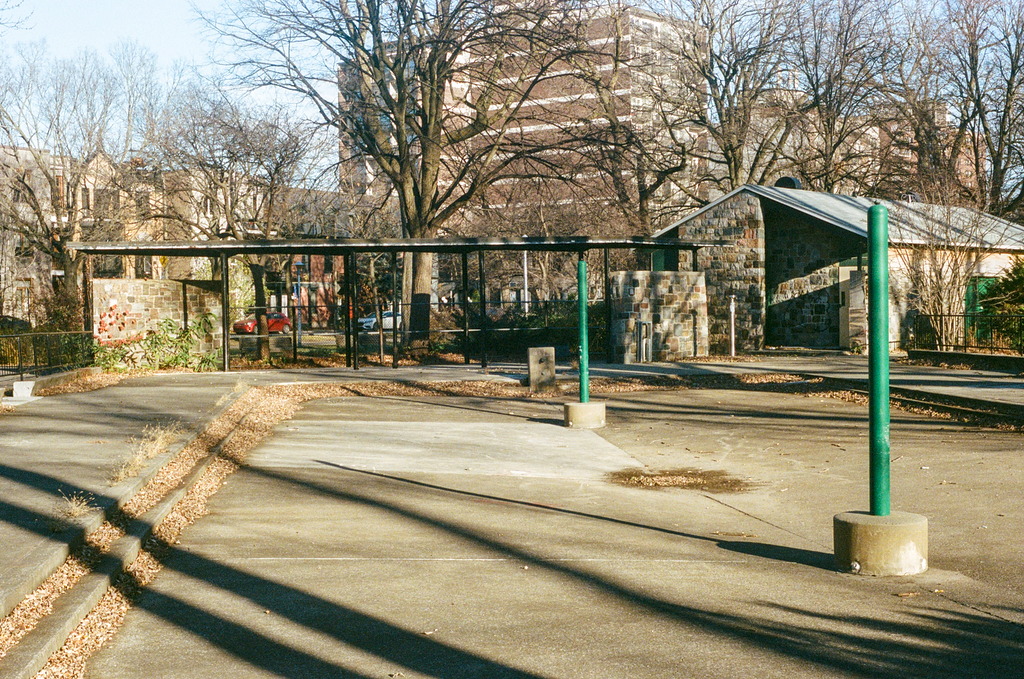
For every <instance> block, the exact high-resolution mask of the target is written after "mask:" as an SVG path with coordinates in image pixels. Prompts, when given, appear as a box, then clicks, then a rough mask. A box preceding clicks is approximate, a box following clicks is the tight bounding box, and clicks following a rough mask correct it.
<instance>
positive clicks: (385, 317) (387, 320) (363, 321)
mask: <svg viewBox="0 0 1024 679" xmlns="http://www.w3.org/2000/svg"><path fill="white" fill-rule="evenodd" d="M357 322H358V323H359V329H360V330H376V329H377V316H376V314H374V315H373V316H366V317H364V318H360V319H359V320H358V321H357ZM380 325H381V327H382V328H384V329H385V330H391V329H392V328H394V327H395V314H394V312H392V311H385V312H384V313H382V314H381V315H380ZM398 327H399V328H401V327H402V314H398Z"/></svg>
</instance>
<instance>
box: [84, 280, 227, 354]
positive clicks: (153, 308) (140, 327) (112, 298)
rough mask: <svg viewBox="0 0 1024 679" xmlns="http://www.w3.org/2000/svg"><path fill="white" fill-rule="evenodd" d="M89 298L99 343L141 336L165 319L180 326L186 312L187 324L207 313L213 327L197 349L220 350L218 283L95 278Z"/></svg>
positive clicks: (94, 328) (94, 329) (182, 323)
mask: <svg viewBox="0 0 1024 679" xmlns="http://www.w3.org/2000/svg"><path fill="white" fill-rule="evenodd" d="M92 299H93V306H92V308H93V326H92V327H93V334H94V335H95V336H96V339H98V340H99V341H100V342H116V341H119V340H126V339H132V338H135V337H140V336H145V335H146V334H147V333H149V332H151V331H153V330H156V329H157V325H158V323H159V322H160V321H161V320H162V319H165V318H167V319H170V320H172V321H174V322H175V324H176V326H177V327H184V324H185V322H186V313H187V318H188V321H189V322H193V321H195V320H196V319H198V318H199V317H200V316H201V315H202V314H204V313H211V314H213V328H212V329H211V331H210V332H209V333H208V334H207V335H206V336H205V337H203V338H202V340H201V343H200V350H201V351H202V352H207V353H208V352H218V351H220V348H221V347H220V338H221V321H220V318H221V313H220V311H221V310H220V281H169V280H149V279H120V278H98V279H94V280H93V282H92ZM185 299H187V307H186V305H185V304H183V300H185Z"/></svg>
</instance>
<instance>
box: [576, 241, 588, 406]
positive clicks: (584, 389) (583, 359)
mask: <svg viewBox="0 0 1024 679" xmlns="http://www.w3.org/2000/svg"><path fill="white" fill-rule="evenodd" d="M576 279H577V280H576V290H577V291H578V293H577V295H576V296H577V297H578V298H579V311H580V313H579V326H580V403H589V402H590V343H589V341H588V338H587V334H588V333H587V290H588V288H587V261H586V260H585V259H583V253H580V261H579V263H578V264H577V265H576Z"/></svg>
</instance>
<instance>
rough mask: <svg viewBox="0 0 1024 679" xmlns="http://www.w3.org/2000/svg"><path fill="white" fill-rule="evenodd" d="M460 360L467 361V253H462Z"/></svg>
mask: <svg viewBox="0 0 1024 679" xmlns="http://www.w3.org/2000/svg"><path fill="white" fill-rule="evenodd" d="M459 298H460V299H459V301H460V302H461V303H462V362H463V363H466V364H468V363H469V253H468V252H463V253H462V292H461V293H459Z"/></svg>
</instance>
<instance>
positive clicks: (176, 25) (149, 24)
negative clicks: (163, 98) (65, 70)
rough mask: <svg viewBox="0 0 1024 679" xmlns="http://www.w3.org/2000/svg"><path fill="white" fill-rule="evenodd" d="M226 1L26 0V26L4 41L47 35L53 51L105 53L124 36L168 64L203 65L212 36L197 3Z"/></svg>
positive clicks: (205, 6) (213, 5) (212, 5)
mask: <svg viewBox="0 0 1024 679" xmlns="http://www.w3.org/2000/svg"><path fill="white" fill-rule="evenodd" d="M223 3H224V0H195V2H189V0H23V1H22V4H21V7H20V8H19V14H21V15H28V18H27V20H26V21H25V26H24V27H22V28H19V29H15V30H8V31H7V32H6V34H5V35H4V36H3V37H2V40H3V41H4V42H5V43H8V44H10V43H18V42H35V41H38V40H44V39H45V40H46V44H47V47H48V49H49V52H50V54H51V55H53V56H56V57H70V56H74V54H75V53H77V52H79V51H81V50H82V49H90V48H91V49H94V50H96V51H98V52H101V53H105V52H106V51H107V50H108V49H109V48H110V47H111V46H112V45H114V44H115V43H117V42H119V41H121V40H123V39H131V40H135V41H137V42H139V43H141V44H143V45H145V46H147V47H148V48H149V49H151V50H152V51H153V52H154V53H155V54H156V55H157V58H158V59H159V61H160V65H161V66H163V67H165V68H166V67H170V66H171V65H172V64H173V63H175V62H177V61H184V62H186V63H189V64H196V65H199V64H202V63H203V62H205V61H206V60H207V55H208V52H209V38H208V37H207V36H205V35H204V34H203V31H204V28H203V27H202V26H201V25H200V23H199V22H198V20H197V19H196V12H195V11H194V10H193V8H192V6H193V5H196V6H197V7H199V8H201V9H202V10H203V11H217V10H218V8H220V7H221V6H222V5H223Z"/></svg>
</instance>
